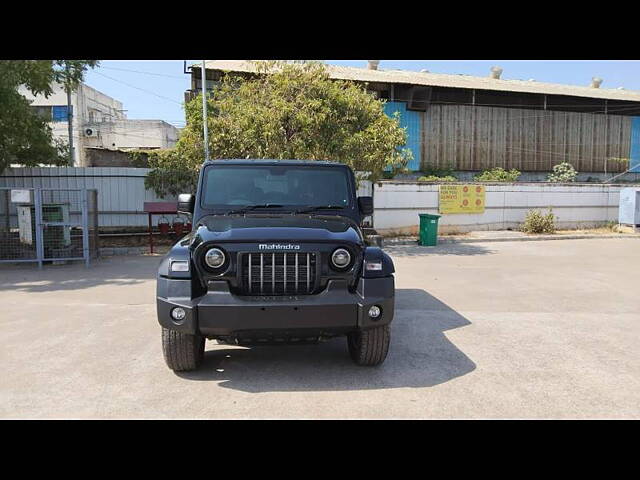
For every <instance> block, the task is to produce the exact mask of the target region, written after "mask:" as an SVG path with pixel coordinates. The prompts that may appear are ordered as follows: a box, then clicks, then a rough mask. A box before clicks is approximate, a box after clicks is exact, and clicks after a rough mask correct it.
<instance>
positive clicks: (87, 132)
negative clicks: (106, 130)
mask: <svg viewBox="0 0 640 480" xmlns="http://www.w3.org/2000/svg"><path fill="white" fill-rule="evenodd" d="M84 136H85V137H97V136H98V129H97V128H96V127H85V129H84Z"/></svg>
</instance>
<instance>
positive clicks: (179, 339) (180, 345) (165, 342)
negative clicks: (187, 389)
mask: <svg viewBox="0 0 640 480" xmlns="http://www.w3.org/2000/svg"><path fill="white" fill-rule="evenodd" d="M204 340H205V339H204V337H203V336H201V335H190V334H188V333H182V332H176V331H175V330H170V329H168V328H164V327H163V328H162V353H163V354H164V361H165V362H166V363H167V366H168V367H169V368H170V369H171V370H173V371H175V372H184V371H188V370H195V369H196V368H198V367H199V366H200V364H201V363H202V359H203V358H204Z"/></svg>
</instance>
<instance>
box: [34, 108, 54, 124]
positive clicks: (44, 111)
mask: <svg viewBox="0 0 640 480" xmlns="http://www.w3.org/2000/svg"><path fill="white" fill-rule="evenodd" d="M31 108H33V111H34V112H35V113H36V115H38V116H39V117H42V119H43V120H44V121H46V122H50V121H51V105H33V106H32V107H31Z"/></svg>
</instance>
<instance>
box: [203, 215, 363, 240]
mask: <svg viewBox="0 0 640 480" xmlns="http://www.w3.org/2000/svg"><path fill="white" fill-rule="evenodd" d="M194 237H196V242H197V241H198V240H200V241H202V242H209V241H215V242H255V241H261V242H264V241H279V242H282V241H289V242H336V243H344V242H347V243H352V244H356V245H362V244H363V240H362V234H361V231H360V228H359V227H358V225H357V224H356V223H355V222H354V221H353V220H352V219H350V218H348V217H342V216H338V215H309V214H299V215H291V214H284V215H280V214H250V215H207V216H206V217H202V218H201V219H200V221H199V222H198V225H197V226H196V231H195V235H194Z"/></svg>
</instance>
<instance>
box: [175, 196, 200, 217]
mask: <svg viewBox="0 0 640 480" xmlns="http://www.w3.org/2000/svg"><path fill="white" fill-rule="evenodd" d="M195 203H196V197H195V195H191V194H190V193H181V194H180V195H178V213H193V207H194V205H195Z"/></svg>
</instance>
